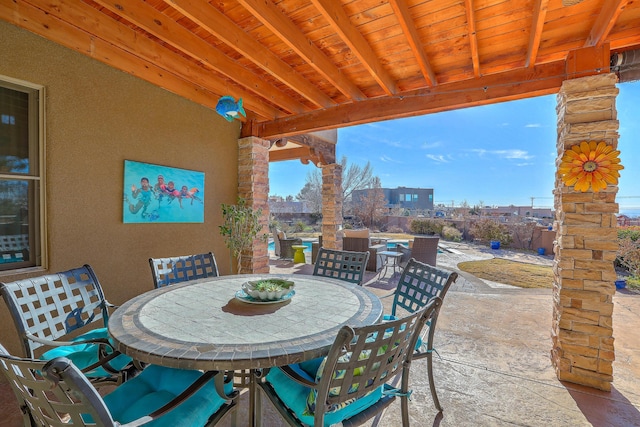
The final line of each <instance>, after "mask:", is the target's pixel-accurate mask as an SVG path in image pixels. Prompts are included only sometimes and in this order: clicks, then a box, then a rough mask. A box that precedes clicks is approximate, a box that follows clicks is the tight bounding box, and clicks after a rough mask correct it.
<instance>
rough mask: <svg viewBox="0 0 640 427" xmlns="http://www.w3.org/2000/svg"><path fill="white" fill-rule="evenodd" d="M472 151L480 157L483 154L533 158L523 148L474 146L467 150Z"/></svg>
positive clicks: (505, 157) (524, 158) (510, 157)
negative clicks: (496, 148) (489, 148)
mask: <svg viewBox="0 0 640 427" xmlns="http://www.w3.org/2000/svg"><path fill="white" fill-rule="evenodd" d="M469 151H471V152H472V153H476V154H477V155H478V156H480V157H484V156H495V157H498V158H501V159H523V160H529V159H533V157H534V156H532V155H531V154H529V152H528V151H524V150H517V149H513V150H485V149H483V148H474V149H471V150H469Z"/></svg>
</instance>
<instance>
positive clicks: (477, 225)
mask: <svg viewBox="0 0 640 427" xmlns="http://www.w3.org/2000/svg"><path fill="white" fill-rule="evenodd" d="M469 231H470V232H471V234H472V235H473V237H475V238H476V239H480V240H482V241H485V242H490V241H498V242H500V244H502V245H505V246H506V245H509V244H510V243H511V242H512V241H513V238H512V237H511V233H510V232H509V229H508V228H507V226H506V225H504V224H500V223H498V222H496V221H493V220H491V219H489V218H485V219H481V220H478V221H475V222H474V223H473V224H471V227H470V229H469Z"/></svg>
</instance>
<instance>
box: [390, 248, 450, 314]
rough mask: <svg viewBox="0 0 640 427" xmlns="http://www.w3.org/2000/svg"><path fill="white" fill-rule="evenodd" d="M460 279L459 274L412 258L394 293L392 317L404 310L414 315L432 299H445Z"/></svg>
mask: <svg viewBox="0 0 640 427" xmlns="http://www.w3.org/2000/svg"><path fill="white" fill-rule="evenodd" d="M457 278H458V273H456V272H453V271H448V270H443V269H441V268H438V267H434V266H433V265H429V264H427V263H424V262H420V261H418V260H416V259H414V258H411V259H410V260H409V262H408V263H407V265H406V266H405V268H404V269H403V271H402V274H401V275H400V280H399V281H398V286H397V287H396V290H395V292H394V298H393V306H392V307H391V315H392V316H397V313H396V311H397V310H398V308H402V309H404V310H406V311H407V312H409V313H413V312H415V311H417V310H419V309H421V308H422V307H424V306H425V305H426V304H427V303H428V302H429V301H430V300H431V299H432V298H434V297H440V298H442V299H444V297H445V295H446V294H447V291H448V290H449V287H451V285H452V284H453V283H454V282H455V281H456V279H457Z"/></svg>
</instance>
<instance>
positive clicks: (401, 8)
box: [389, 0, 470, 86]
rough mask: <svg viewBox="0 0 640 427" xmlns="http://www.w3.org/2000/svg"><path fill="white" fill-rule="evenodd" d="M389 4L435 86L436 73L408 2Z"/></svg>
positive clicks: (415, 54)
mask: <svg viewBox="0 0 640 427" xmlns="http://www.w3.org/2000/svg"><path fill="white" fill-rule="evenodd" d="M468 1H470V0H468ZM389 4H391V7H392V8H393V11H394V13H395V14H396V17H397V18H398V22H400V27H401V28H402V32H403V33H404V35H405V37H406V38H407V41H408V42H409V47H410V48H411V51H412V52H413V55H414V56H415V57H416V60H417V61H418V66H419V67H420V71H422V75H423V76H424V79H425V80H426V81H427V84H428V85H429V86H435V85H436V84H437V81H436V75H435V73H434V72H433V69H432V68H431V64H430V63H429V59H428V58H427V54H426V52H425V51H424V47H423V43H422V41H421V40H420V36H419V35H418V30H417V29H416V26H415V23H414V22H413V18H412V17H411V13H410V12H409V7H408V6H407V3H406V2H405V0H389Z"/></svg>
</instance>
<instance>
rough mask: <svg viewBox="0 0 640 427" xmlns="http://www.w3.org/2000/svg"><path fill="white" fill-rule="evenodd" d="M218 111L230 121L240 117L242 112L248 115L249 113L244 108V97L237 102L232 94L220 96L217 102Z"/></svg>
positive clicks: (245, 115)
mask: <svg viewBox="0 0 640 427" xmlns="http://www.w3.org/2000/svg"><path fill="white" fill-rule="evenodd" d="M216 111H217V112H218V114H220V115H221V116H222V117H224V118H225V119H226V120H227V121H228V122H232V121H233V119H240V117H239V115H240V114H241V115H243V116H244V117H247V113H245V112H244V108H242V98H240V99H238V102H236V100H235V99H233V97H232V96H223V97H222V98H220V99H219V100H218V103H217V104H216Z"/></svg>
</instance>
